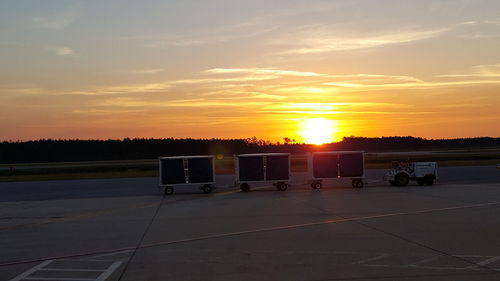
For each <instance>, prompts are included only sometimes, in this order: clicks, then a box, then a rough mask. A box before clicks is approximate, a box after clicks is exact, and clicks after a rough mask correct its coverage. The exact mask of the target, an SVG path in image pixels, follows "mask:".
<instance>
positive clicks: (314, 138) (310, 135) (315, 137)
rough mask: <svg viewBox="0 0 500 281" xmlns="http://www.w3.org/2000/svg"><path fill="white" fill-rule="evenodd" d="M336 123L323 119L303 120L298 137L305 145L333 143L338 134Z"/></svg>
mask: <svg viewBox="0 0 500 281" xmlns="http://www.w3.org/2000/svg"><path fill="white" fill-rule="evenodd" d="M337 123H338V122H337V121H336V120H327V119H325V118H311V119H305V120H303V121H302V122H301V124H300V127H301V129H300V135H301V136H302V138H303V139H304V142H305V143H309V144H318V145H319V144H324V143H331V142H333V141H335V139H336V134H337V132H338V124H337Z"/></svg>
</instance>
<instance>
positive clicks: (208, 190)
mask: <svg viewBox="0 0 500 281" xmlns="http://www.w3.org/2000/svg"><path fill="white" fill-rule="evenodd" d="M202 190H203V192H205V193H211V192H212V190H213V188H212V185H210V184H205V185H204V186H203V188H202Z"/></svg>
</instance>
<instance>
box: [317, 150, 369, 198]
mask: <svg viewBox="0 0 500 281" xmlns="http://www.w3.org/2000/svg"><path fill="white" fill-rule="evenodd" d="M307 166H308V169H307V170H308V172H309V174H310V178H311V180H310V184H311V187H312V188H314V189H321V187H322V186H323V180H326V179H342V178H344V179H349V178H350V179H351V181H352V187H354V188H361V187H363V186H364V184H365V183H364V178H365V153H364V151H326V152H312V153H309V155H308V161H307Z"/></svg>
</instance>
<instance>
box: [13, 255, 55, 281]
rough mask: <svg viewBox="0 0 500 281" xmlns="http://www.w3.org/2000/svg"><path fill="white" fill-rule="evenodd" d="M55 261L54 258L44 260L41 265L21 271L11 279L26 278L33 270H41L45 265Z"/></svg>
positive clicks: (16, 280)
mask: <svg viewBox="0 0 500 281" xmlns="http://www.w3.org/2000/svg"><path fill="white" fill-rule="evenodd" d="M53 261H54V260H48V261H44V262H42V263H40V264H39V265H37V266H34V267H32V268H31V269H29V270H27V271H25V272H24V273H21V274H20V275H18V276H17V277H14V279H11V280H10V281H20V280H23V279H26V277H28V276H29V275H31V274H32V273H33V272H35V271H37V270H39V269H40V268H43V267H45V266H46V265H48V264H50V263H51V262H53Z"/></svg>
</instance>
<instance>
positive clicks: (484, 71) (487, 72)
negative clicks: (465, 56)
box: [434, 64, 500, 78]
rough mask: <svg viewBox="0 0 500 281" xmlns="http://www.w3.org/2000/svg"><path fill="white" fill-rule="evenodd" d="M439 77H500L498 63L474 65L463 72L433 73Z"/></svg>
mask: <svg viewBox="0 0 500 281" xmlns="http://www.w3.org/2000/svg"><path fill="white" fill-rule="evenodd" d="M434 77H441V78H475V77H476V78H477V77H480V78H498V77H500V64H489V65H476V66H473V67H472V70H471V71H468V72H465V73H455V74H443V75H435V76H434Z"/></svg>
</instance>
